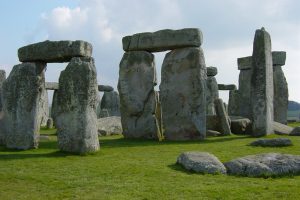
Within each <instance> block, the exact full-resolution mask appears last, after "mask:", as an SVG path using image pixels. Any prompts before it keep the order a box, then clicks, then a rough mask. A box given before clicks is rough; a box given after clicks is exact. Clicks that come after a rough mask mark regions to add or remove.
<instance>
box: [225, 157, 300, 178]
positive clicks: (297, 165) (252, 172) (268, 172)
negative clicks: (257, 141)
mask: <svg viewBox="0 0 300 200" xmlns="http://www.w3.org/2000/svg"><path fill="white" fill-rule="evenodd" d="M224 165H225V167H226V168H227V173H228V174H230V175H238V176H248V177H273V176H283V175H289V176H290V175H298V174H299V173H300V156H296V155H290V154H279V153H265V154H258V155H250V156H245V157H242V158H238V159H235V160H232V161H230V162H227V163H224Z"/></svg>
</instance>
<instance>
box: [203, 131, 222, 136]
mask: <svg viewBox="0 0 300 200" xmlns="http://www.w3.org/2000/svg"><path fill="white" fill-rule="evenodd" d="M220 135H222V133H220V132H219V131H214V130H207V131H206V136H212V137H216V136H220Z"/></svg>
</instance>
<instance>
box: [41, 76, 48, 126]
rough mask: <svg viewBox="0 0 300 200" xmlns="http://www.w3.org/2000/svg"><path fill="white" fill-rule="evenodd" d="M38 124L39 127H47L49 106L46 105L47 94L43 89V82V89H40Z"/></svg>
mask: <svg viewBox="0 0 300 200" xmlns="http://www.w3.org/2000/svg"><path fill="white" fill-rule="evenodd" d="M39 104H40V109H39V110H40V113H39V115H40V116H39V117H40V124H41V126H46V125H47V120H48V118H49V104H48V92H47V89H46V88H45V82H44V83H43V87H42V88H41V98H40V102H39Z"/></svg>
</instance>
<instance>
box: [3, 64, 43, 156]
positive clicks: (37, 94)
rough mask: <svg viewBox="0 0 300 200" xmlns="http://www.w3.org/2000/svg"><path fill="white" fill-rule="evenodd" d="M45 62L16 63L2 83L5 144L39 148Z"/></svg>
mask: <svg viewBox="0 0 300 200" xmlns="http://www.w3.org/2000/svg"><path fill="white" fill-rule="evenodd" d="M45 67H46V64H45V63H22V64H19V65H15V66H14V67H13V69H12V71H11V73H10V75H9V76H8V78H7V79H6V80H5V81H4V83H3V87H2V89H3V111H4V113H5V114H4V124H5V131H4V133H5V144H6V147H7V148H11V149H20V150H26V149H31V148H37V147H38V139H39V130H40V99H41V98H42V92H41V91H42V90H43V89H44V87H45V77H44V69H45Z"/></svg>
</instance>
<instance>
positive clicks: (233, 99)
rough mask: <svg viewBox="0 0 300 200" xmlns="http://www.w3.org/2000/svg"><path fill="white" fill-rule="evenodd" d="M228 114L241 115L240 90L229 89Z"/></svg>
mask: <svg viewBox="0 0 300 200" xmlns="http://www.w3.org/2000/svg"><path fill="white" fill-rule="evenodd" d="M228 115H230V116H240V93H239V90H230V91H229V100H228Z"/></svg>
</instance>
